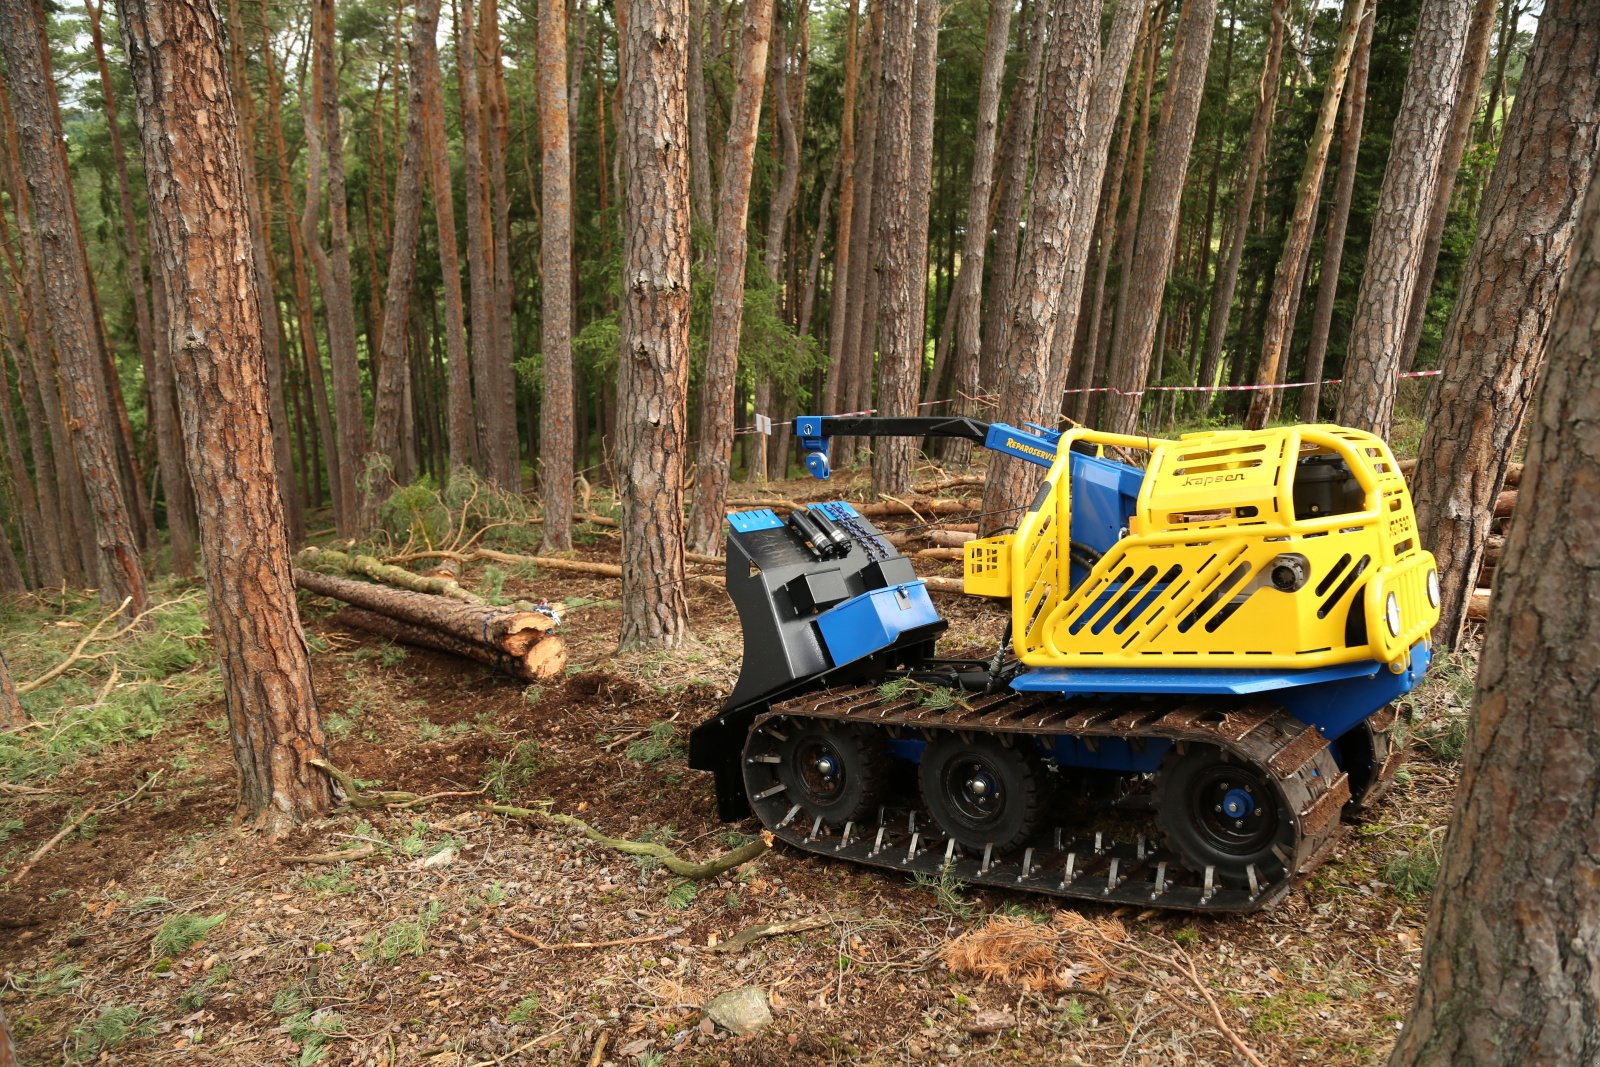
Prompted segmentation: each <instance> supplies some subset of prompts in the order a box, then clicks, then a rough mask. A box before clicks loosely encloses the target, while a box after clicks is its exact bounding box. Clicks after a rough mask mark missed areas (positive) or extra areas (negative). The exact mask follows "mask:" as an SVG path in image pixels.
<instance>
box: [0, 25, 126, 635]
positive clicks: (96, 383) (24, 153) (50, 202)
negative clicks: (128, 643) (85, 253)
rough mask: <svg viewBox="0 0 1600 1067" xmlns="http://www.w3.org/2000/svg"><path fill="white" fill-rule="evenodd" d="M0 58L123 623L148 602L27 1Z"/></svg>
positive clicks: (41, 54)
mask: <svg viewBox="0 0 1600 1067" xmlns="http://www.w3.org/2000/svg"><path fill="white" fill-rule="evenodd" d="M0 57H3V58H4V60H5V65H6V88H7V91H8V92H9V94H10V98H11V104H12V108H13V110H14V112H15V116H16V128H17V134H18V139H19V150H20V158H21V163H22V171H23V176H24V180H25V182H26V184H27V188H28V200H29V203H28V210H29V213H30V215H31V216H32V222H33V227H34V230H35V231H36V234H37V237H38V240H39V245H40V252H41V264H40V266H41V268H42V274H43V279H44V283H43V295H44V303H45V306H46V309H47V313H48V315H49V322H50V333H51V336H52V337H53V338H54V340H55V352H56V359H57V361H58V364H59V366H60V380H61V384H62V386H63V391H64V392H65V393H66V407H67V411H68V413H69V414H70V416H71V419H72V435H71V440H72V449H73V453H74V454H75V455H76V457H77V461H78V470H79V472H80V474H81V475H82V478H83V485H84V488H85V490H86V491H87V492H88V494H89V501H90V505H91V507H92V509H93V514H94V530H95V537H96V541H97V543H98V546H99V555H100V564H101V566H102V568H103V569H104V572H105V576H106V577H107V578H108V579H109V581H110V585H109V587H108V588H106V589H105V590H104V591H103V592H102V596H103V597H105V598H107V599H111V600H112V602H121V601H126V603H127V607H126V609H125V611H124V617H125V618H127V619H129V620H131V619H133V618H134V617H135V616H136V615H138V614H140V613H141V612H143V611H144V610H145V608H146V607H148V606H149V601H148V598H147V595H146V591H145V583H144V572H143V569H142V567H141V565H140V562H139V549H138V541H137V537H136V535H135V533H134V527H133V517H132V515H131V513H130V512H129V510H128V506H127V502H126V500H125V499H124V497H123V493H122V485H121V484H120V482H119V480H118V477H117V471H118V466H117V461H116V449H115V447H114V445H113V440H112V433H113V430H112V428H111V427H110V426H107V425H106V415H105V412H106V410H107V405H106V394H105V382H104V381H103V380H102V378H103V372H102V370H101V367H100V364H99V355H98V345H99V342H98V339H97V336H96V327H95V324H94V322H93V320H92V318H91V315H92V308H93V303H92V301H91V298H90V295H89V279H88V277H87V275H86V273H85V262H84V259H83V257H82V255H81V254H80V253H79V232H78V225H77V218H76V215H75V212H74V211H73V209H72V205H71V203H70V201H69V197H70V195H71V189H72V183H71V178H70V176H69V175H68V173H67V165H66V159H65V157H64V155H63V154H62V153H61V152H60V151H58V146H59V145H60V144H61V128H60V125H59V116H58V115H57V114H56V111H55V108H54V106H53V104H52V99H51V89H50V84H49V81H48V76H47V74H46V59H45V40H44V21H43V13H42V11H41V10H40V9H39V8H38V7H37V6H36V5H35V4H34V2H33V0H0Z"/></svg>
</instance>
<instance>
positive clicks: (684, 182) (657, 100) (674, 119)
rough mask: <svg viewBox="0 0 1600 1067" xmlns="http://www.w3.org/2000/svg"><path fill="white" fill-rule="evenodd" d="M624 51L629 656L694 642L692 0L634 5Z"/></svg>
mask: <svg viewBox="0 0 1600 1067" xmlns="http://www.w3.org/2000/svg"><path fill="white" fill-rule="evenodd" d="M625 8H626V29H625V30H624V31H623V33H624V36H623V39H622V43H621V52H622V56H621V59H622V63H621V90H622V124H621V129H620V130H619V139H620V140H621V147H622V158H623V162H624V167H625V169H626V173H627V185H626V187H627V191H628V195H627V200H626V203H625V205H624V210H623V255H622V258H623V278H624V279H625V280H626V284H625V289H624V294H623V302H622V354H621V360H620V362H619V364H618V368H617V404H618V408H619V409H620V410H619V412H618V417H617V429H618V441H617V445H618V471H617V473H618V475H619V488H620V496H621V498H622V635H621V646H622V647H623V648H624V649H635V648H675V647H677V646H679V645H682V644H683V643H684V642H685V641H686V640H687V639H688V638H689V604H688V600H687V598H686V597H685V596H684V591H683V581H684V559H683V463H684V453H685V451H686V450H687V444H688V442H687V439H686V437H687V429H688V426H687V424H688V412H687V406H688V388H689V312H690V289H689V257H690V248H689V167H688V159H687V157H686V155H685V154H684V152H683V148H682V146H683V145H684V144H686V143H687V142H688V139H689V119H688V114H687V99H686V94H685V92H684V84H683V83H684V78H685V77H686V76H687V67H688V55H687V50H688V44H687V38H688V32H689V9H688V3H687V0H626V2H625Z"/></svg>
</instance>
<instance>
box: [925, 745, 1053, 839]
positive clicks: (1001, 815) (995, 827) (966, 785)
mask: <svg viewBox="0 0 1600 1067" xmlns="http://www.w3.org/2000/svg"><path fill="white" fill-rule="evenodd" d="M918 778H919V780H920V784H921V786H922V801H923V803H924V804H926V805H927V806H928V814H930V815H932V816H933V821H934V822H936V823H938V824H939V828H940V829H942V830H943V831H944V832H945V833H947V834H949V835H950V836H951V837H953V838H955V840H956V841H957V842H958V843H959V844H961V845H962V847H964V848H970V849H981V848H985V847H987V846H989V845H993V846H994V848H995V851H997V852H1008V851H1010V850H1012V849H1015V848H1017V847H1019V846H1021V845H1022V844H1023V843H1024V842H1026V841H1027V840H1028V838H1030V837H1032V836H1033V832H1034V830H1036V829H1037V828H1038V826H1039V820H1040V818H1041V817H1042V815H1043V811H1044V795H1045V771H1044V767H1043V764H1042V763H1041V762H1040V760H1039V758H1038V756H1037V755H1035V754H1034V753H1033V752H1031V751H1030V750H1029V749H1028V748H1027V745H1026V743H1023V742H1019V743H1018V744H1016V745H1005V744H1003V743H1002V742H1001V741H1000V739H999V738H998V737H995V736H993V735H987V736H986V735H978V736H976V737H973V738H972V739H971V740H963V739H962V738H961V736H960V735H959V734H941V735H939V736H938V737H936V738H934V739H933V740H931V741H929V742H928V744H927V747H926V748H925V749H924V750H923V753H922V764H921V766H920V768H919V769H918Z"/></svg>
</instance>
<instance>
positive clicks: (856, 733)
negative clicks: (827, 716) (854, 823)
mask: <svg viewBox="0 0 1600 1067" xmlns="http://www.w3.org/2000/svg"><path fill="white" fill-rule="evenodd" d="M777 756H778V765H777V768H776V769H777V775H778V781H780V782H782V783H783V785H784V786H785V793H784V795H785V797H786V798H787V799H788V800H789V802H790V803H791V804H799V805H800V807H801V809H802V810H804V811H805V812H806V814H807V815H810V816H811V817H812V818H816V817H818V816H820V817H821V818H822V821H823V822H825V823H827V824H828V825H829V826H835V827H838V826H843V825H844V824H845V823H847V822H850V821H851V820H859V819H861V818H862V817H863V816H865V815H867V814H868V813H870V812H871V811H873V810H874V809H875V808H876V807H877V806H878V802H879V801H880V800H881V799H882V797H883V792H884V779H885V774H886V772H887V768H888V751H887V746H886V744H885V742H884V740H883V737H882V736H881V735H880V734H879V733H878V732H877V731H875V730H868V729H854V728H851V727H848V726H838V725H835V724H832V723H810V724H807V725H805V726H801V727H800V728H799V729H797V730H796V731H795V732H794V733H792V734H790V735H788V736H787V737H786V738H784V739H783V740H782V741H780V742H779V743H778V748H777Z"/></svg>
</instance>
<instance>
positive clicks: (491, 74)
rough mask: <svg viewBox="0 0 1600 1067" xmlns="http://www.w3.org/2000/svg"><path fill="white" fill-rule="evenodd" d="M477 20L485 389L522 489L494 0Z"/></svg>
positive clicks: (505, 115) (510, 485)
mask: <svg viewBox="0 0 1600 1067" xmlns="http://www.w3.org/2000/svg"><path fill="white" fill-rule="evenodd" d="M480 14H481V16H482V17H481V19H480V21H479V23H478V41H479V49H480V51H481V52H482V53H483V55H482V57H481V59H480V63H481V64H482V69H483V70H485V71H486V72H487V78H486V82H485V86H484V92H485V95H486V98H487V100H486V103H485V107H484V120H485V121H484V127H485V129H484V137H485V139H486V140H487V142H488V145H489V203H490V212H489V223H490V229H491V237H492V238H493V241H492V244H491V250H492V255H491V257H490V258H491V263H490V267H491V268H492V270H493V273H494V299H493V302H492V303H493V310H494V339H495V346H496V348H495V357H494V359H493V360H491V361H490V372H491V374H492V378H491V380H490V383H489V384H490V389H491V390H493V399H494V402H495V403H496V404H498V405H499V408H500V412H499V415H498V418H497V421H498V425H499V427H500V437H501V440H500V448H501V449H502V450H503V451H502V452H501V454H500V461H501V478H502V485H503V487H504V488H505V489H507V490H508V491H510V492H514V493H520V492H521V491H522V437H521V434H519V433H518V431H517V373H516V366H515V364H516V358H517V357H516V314H515V312H516V308H515V295H514V290H515V286H514V284H513V282H512V279H511V199H510V193H509V191H508V190H507V188H506V148H507V143H508V141H509V139H510V136H511V130H510V123H511V103H510V100H509V98H508V97H507V95H506V76H505V57H504V54H503V53H502V51H501V48H500V7H499V0H483V8H482V10H481V12H480Z"/></svg>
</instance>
